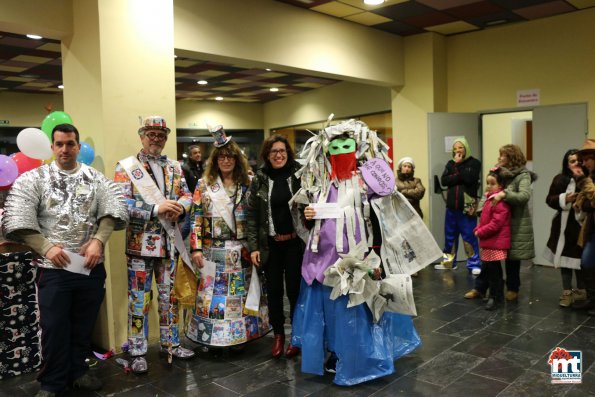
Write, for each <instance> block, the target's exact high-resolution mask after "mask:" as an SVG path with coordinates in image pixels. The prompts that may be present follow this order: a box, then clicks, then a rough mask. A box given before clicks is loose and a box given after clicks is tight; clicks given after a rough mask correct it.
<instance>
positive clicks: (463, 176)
mask: <svg viewBox="0 0 595 397" xmlns="http://www.w3.org/2000/svg"><path fill="white" fill-rule="evenodd" d="M480 173H481V163H480V161H479V160H477V159H476V158H474V157H468V158H466V159H465V160H463V161H461V162H460V163H455V162H454V160H450V161H449V162H448V163H446V166H445V167H444V172H443V173H442V178H441V179H440V183H441V184H442V185H443V186H446V187H448V193H447V196H446V207H447V208H450V209H451V210H454V211H461V212H462V211H463V208H464V207H465V193H467V194H468V195H469V196H470V197H472V198H477V191H478V190H479V175H480Z"/></svg>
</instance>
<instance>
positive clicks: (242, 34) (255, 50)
mask: <svg viewBox="0 0 595 397" xmlns="http://www.w3.org/2000/svg"><path fill="white" fill-rule="evenodd" d="M245 1H246V0H225V1H212V0H175V2H174V17H175V46H176V49H180V50H186V51H190V52H194V53H197V54H200V55H203V56H204V57H206V58H207V59H212V60H225V61H230V60H231V61H233V60H243V62H249V63H252V64H261V65H266V66H267V67H271V68H273V69H279V70H288V71H289V70H293V71H300V70H302V71H308V73H311V74H316V73H317V72H318V73H324V74H329V75H334V76H337V77H340V78H344V79H346V80H351V81H360V82H374V83H381V84H386V85H400V84H402V83H403V74H402V71H403V69H402V63H403V52H402V39H401V38H400V37H399V36H396V35H392V34H388V33H385V32H381V31H378V30H374V29H369V28H367V27H365V26H361V25H358V24H356V23H352V22H348V21H344V20H340V19H338V18H332V17H329V16H326V15H323V14H319V13H316V12H311V11H307V10H302V9H299V8H297V7H293V6H289V5H287V4H282V3H279V2H275V1H270V0H250V6H249V7H248V6H246V5H245V4H244V3H245ZM180 53H181V52H178V54H180Z"/></svg>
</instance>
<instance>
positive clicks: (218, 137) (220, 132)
mask: <svg viewBox="0 0 595 397" xmlns="http://www.w3.org/2000/svg"><path fill="white" fill-rule="evenodd" d="M207 129H208V130H209V132H210V133H211V135H213V139H214V140H215V142H213V145H214V146H215V147H216V148H220V147H223V146H225V145H227V144H228V143H229V141H230V140H231V135H230V136H227V134H226V133H225V130H224V129H223V126H222V125H221V124H219V125H216V126H212V125H210V124H208V123H207Z"/></svg>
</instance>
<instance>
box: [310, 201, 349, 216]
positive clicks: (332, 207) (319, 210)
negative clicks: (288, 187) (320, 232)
mask: <svg viewBox="0 0 595 397" xmlns="http://www.w3.org/2000/svg"><path fill="white" fill-rule="evenodd" d="M309 206H310V207H312V208H313V209H314V210H315V211H316V215H315V216H314V218H313V219H330V218H340V217H341V216H342V215H343V209H342V208H340V207H339V205H338V204H337V203H310V204H309Z"/></svg>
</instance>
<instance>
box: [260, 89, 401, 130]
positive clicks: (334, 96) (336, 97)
mask: <svg viewBox="0 0 595 397" xmlns="http://www.w3.org/2000/svg"><path fill="white" fill-rule="evenodd" d="M390 96H391V93H390V88H387V87H380V86H373V85H369V84H359V83H350V82H341V83H337V84H333V85H330V86H326V87H323V88H319V89H317V90H312V91H306V92H304V93H302V94H299V95H293V96H290V97H287V98H283V99H279V100H276V101H272V102H268V103H266V104H265V105H264V128H265V130H270V129H273V128H280V127H286V126H291V125H299V124H306V123H312V122H315V121H321V120H326V119H327V117H328V116H329V114H330V113H334V114H335V117H336V118H341V117H349V116H354V115H362V114H370V113H377V112H386V111H390V109H391V99H390Z"/></svg>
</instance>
